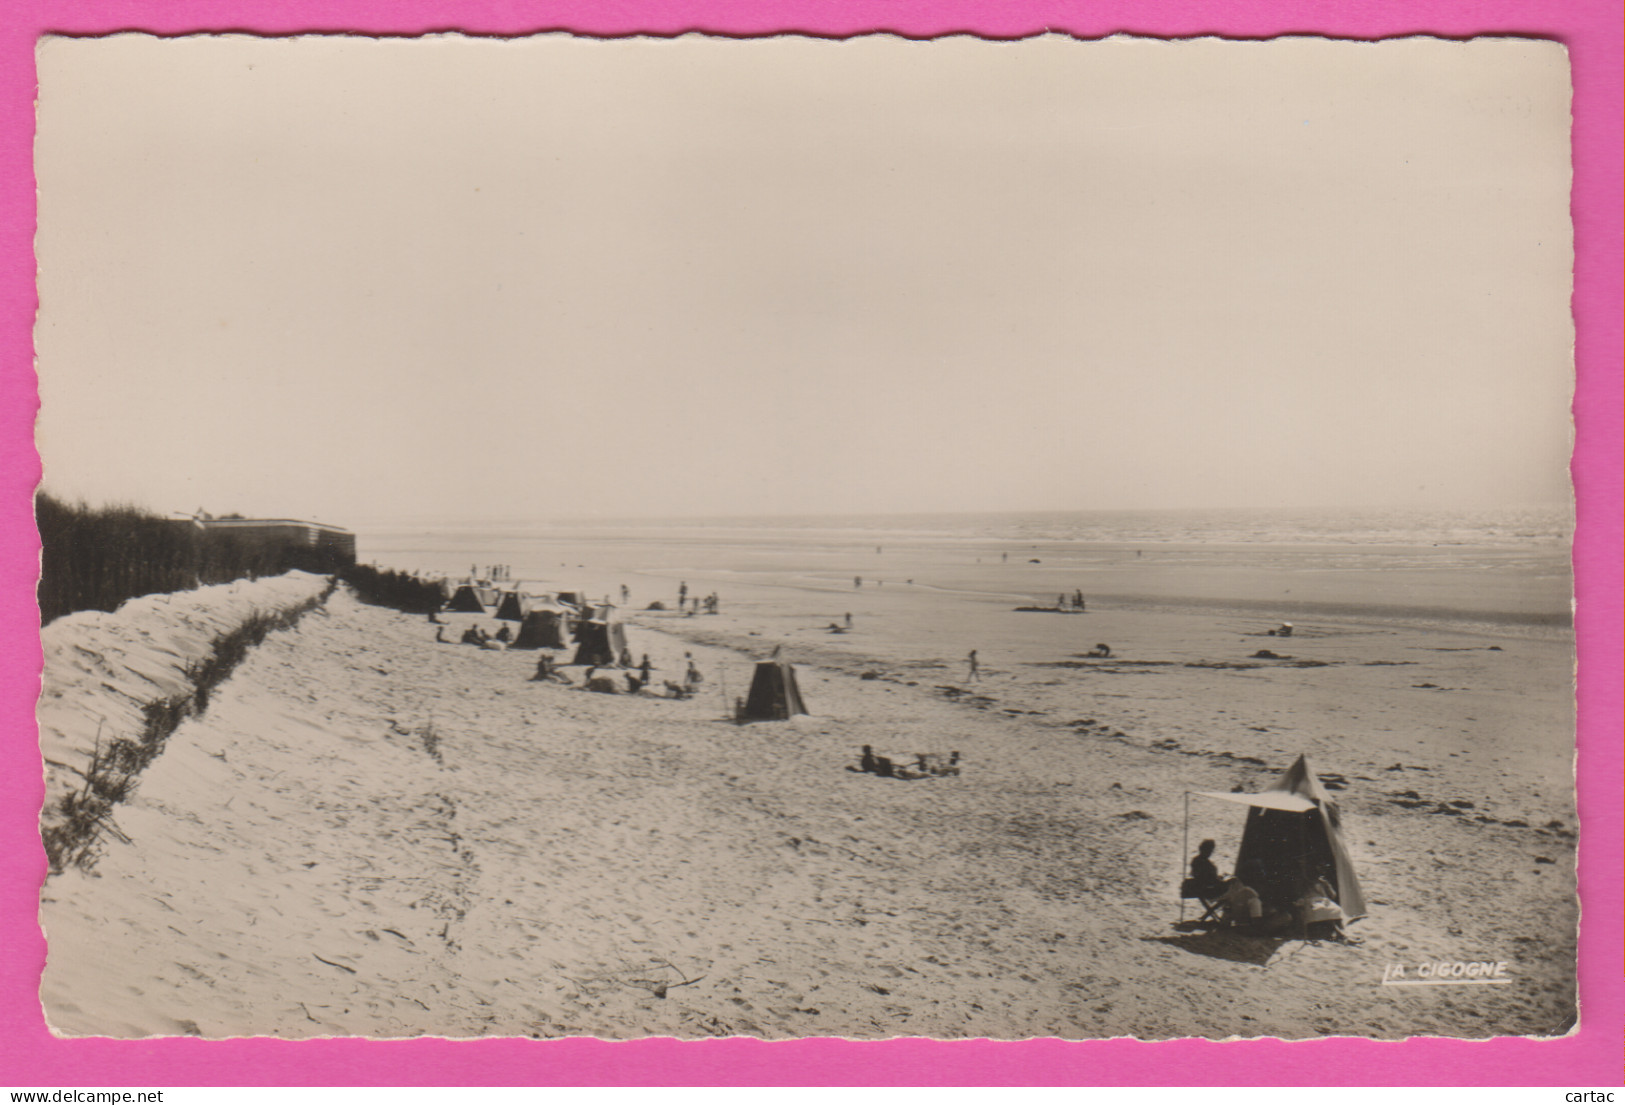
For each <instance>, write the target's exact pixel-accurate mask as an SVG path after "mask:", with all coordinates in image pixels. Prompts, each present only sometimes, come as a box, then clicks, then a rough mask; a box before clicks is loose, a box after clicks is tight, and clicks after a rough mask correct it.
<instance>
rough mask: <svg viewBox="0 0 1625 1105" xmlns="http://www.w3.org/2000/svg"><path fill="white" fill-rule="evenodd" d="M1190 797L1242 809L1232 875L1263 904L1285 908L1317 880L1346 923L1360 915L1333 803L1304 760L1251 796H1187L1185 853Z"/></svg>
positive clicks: (1361, 904)
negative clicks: (1333, 898) (1334, 897)
mask: <svg viewBox="0 0 1625 1105" xmlns="http://www.w3.org/2000/svg"><path fill="white" fill-rule="evenodd" d="M1193 795H1194V796H1195V797H1200V798H1214V799H1218V800H1219V801H1221V802H1233V803H1236V804H1238V805H1243V806H1246V807H1247V821H1246V824H1245V825H1244V826H1243V827H1242V831H1241V846H1240V847H1239V848H1237V849H1236V865H1235V873H1236V876H1237V877H1238V878H1240V879H1241V881H1242V882H1244V883H1246V884H1247V885H1248V886H1250V887H1252V888H1253V890H1255V891H1256V892H1257V893H1258V896H1259V897H1260V898H1262V899H1263V900H1264V903H1265V904H1266V905H1269V906H1274V907H1278V908H1279V907H1285V906H1288V905H1290V904H1291V903H1292V902H1294V901H1296V900H1297V899H1298V898H1299V897H1300V896H1301V895H1302V894H1303V893H1304V891H1305V889H1306V888H1307V887H1309V886H1311V885H1313V883H1314V881H1315V880H1316V879H1317V878H1323V879H1325V880H1326V881H1327V883H1329V884H1330V885H1331V888H1332V890H1333V891H1334V892H1335V893H1336V895H1337V904H1338V905H1339V906H1340V907H1341V908H1342V910H1343V916H1344V917H1345V918H1346V919H1347V920H1350V921H1352V920H1354V919H1355V918H1356V917H1364V916H1365V915H1366V907H1365V895H1364V894H1363V893H1362V892H1361V891H1360V880H1359V879H1358V878H1357V877H1355V874H1354V864H1353V863H1351V862H1350V861H1349V854H1348V849H1347V848H1346V847H1344V845H1343V836H1342V825H1341V821H1342V818H1341V815H1340V813H1339V811H1338V808H1337V802H1336V801H1335V800H1334V799H1333V798H1332V796H1331V795H1330V794H1328V793H1327V792H1326V788H1325V787H1323V786H1321V785H1320V780H1319V779H1317V778H1315V773H1314V772H1313V771H1311V770H1310V769H1309V761H1308V759H1307V758H1306V757H1304V756H1299V757H1298V759H1297V762H1295V763H1294V764H1293V765H1292V766H1291V767H1289V768H1287V769H1286V771H1285V772H1283V773H1282V775H1281V777H1280V778H1279V779H1277V780H1275V783H1274V784H1273V785H1272V786H1270V787H1269V788H1268V789H1267V790H1262V791H1259V792H1258V793H1257V794H1234V793H1227V792H1224V791H1187V792H1186V793H1185V820H1186V828H1185V832H1186V844H1187V848H1186V849H1185V850H1186V852H1187V853H1189V851H1190V849H1189V847H1188V845H1189V843H1190V841H1189V836H1190V824H1189V823H1190V800H1191V798H1192V797H1193Z"/></svg>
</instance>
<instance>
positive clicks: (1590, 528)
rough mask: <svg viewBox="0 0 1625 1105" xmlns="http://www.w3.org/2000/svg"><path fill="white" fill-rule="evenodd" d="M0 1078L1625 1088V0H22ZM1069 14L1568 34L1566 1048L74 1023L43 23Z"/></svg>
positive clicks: (1028, 20)
mask: <svg viewBox="0 0 1625 1105" xmlns="http://www.w3.org/2000/svg"><path fill="white" fill-rule="evenodd" d="M0 12H3V18H0V235H3V247H0V340H3V342H4V350H5V358H4V362H3V363H4V369H3V370H0V421H3V428H0V488H3V497H0V599H3V601H0V712H3V714H0V717H3V724H0V733H4V734H5V735H6V736H5V739H4V741H3V742H0V810H4V817H3V819H0V948H4V949H5V951H4V954H3V955H0V1085H5V1086H15V1087H19V1088H31V1087H37V1088H44V1087H46V1086H52V1087H70V1086H71V1087H94V1086H186V1085H195V1086H207V1085H219V1086H230V1085H967V1086H968V1085H1136V1084H1158V1085H1215V1084H1234V1085H1339V1084H1347V1085H1551V1086H1557V1085H1566V1086H1574V1087H1580V1088H1585V1087H1591V1086H1604V1085H1618V1084H1619V1081H1620V1078H1621V1050H1620V1039H1621V1030H1622V1027H1625V1019H1622V1003H1621V991H1622V986H1621V979H1622V973H1625V972H1622V961H1621V954H1620V953H1621V931H1622V929H1621V911H1620V902H1621V872H1620V865H1619V862H1618V852H1617V848H1618V845H1619V841H1620V840H1621V834H1622V825H1621V816H1620V814H1621V789H1620V788H1621V778H1622V773H1621V756H1620V752H1621V747H1620V739H1619V734H1620V731H1621V718H1622V711H1621V700H1620V686H1621V674H1620V673H1621V670H1622V658H1621V635H1622V633H1621V617H1620V614H1621V595H1620V591H1621V580H1620V570H1619V566H1620V563H1621V534H1620V528H1621V527H1620V520H1621V513H1622V511H1621V502H1622V500H1621V491H1620V473H1621V467H1622V465H1621V418H1620V411H1621V407H1622V398H1625V397H1622V392H1621V371H1620V366H1621V363H1622V348H1621V335H1620V322H1621V311H1620V304H1621V299H1622V289H1621V249H1620V244H1621V219H1620V214H1621V204H1620V196H1621V193H1622V186H1621V171H1620V169H1621V130H1620V119H1621V105H1622V100H1621V89H1620V70H1621V36H1622V20H1621V9H1620V4H1619V0H1407V2H1406V3H1405V4H1403V5H1396V4H1392V3H1385V2H1380V0H1341V2H1336V3H1330V2H1328V0H1274V2H1265V0H1251V2H1248V0H1158V2H1156V3H1140V4H1135V3H1133V2H1132V0H1098V2H1096V3H1092V4H1089V5H1087V6H1085V5H1081V4H1076V3H1066V2H1065V0H1052V2H1041V0H999V2H998V3H996V4H995V3H991V2H987V0H984V2H980V3H978V2H975V0H952V2H933V3H929V4H928V3H925V2H923V0H870V2H861V0H816V2H815V0H757V2H754V3H749V4H748V5H747V4H746V3H742V2H737V0H692V2H688V3H683V2H676V0H649V2H645V3H641V4H639V5H637V6H636V9H635V10H634V7H633V6H632V5H626V4H593V3H588V2H585V0H577V2H570V0H561V2H553V3H536V2H533V3H525V4H520V3H513V2H511V0H475V2H449V0H446V2H437V0H34V2H10V0H0ZM1046 28H1051V29H1055V30H1060V31H1067V32H1070V33H1072V34H1076V35H1078V36H1080V37H1099V36H1102V35H1105V34H1109V33H1113V32H1118V31H1122V32H1130V33H1137V34H1150V35H1164V36H1189V35H1201V34H1219V35H1226V36H1234V37H1269V36H1274V35H1279V34H1285V33H1320V34H1329V35H1336V36H1343V37H1356V38H1377V37H1387V36H1394V35H1406V34H1417V33H1433V34H1440V35H1446V36H1451V37H1466V36H1470V35H1474V34H1482V33H1521V34H1538V35H1542V36H1545V37H1550V38H1554V39H1557V40H1559V41H1562V42H1564V43H1565V44H1567V46H1568V48H1569V51H1570V56H1571V58H1572V62H1573V71H1574V85H1575V111H1574V115H1575V127H1574V149H1575V155H1574V158H1575V160H1574V165H1575V191H1574V212H1575V227H1576V237H1577V261H1576V266H1577V268H1576V278H1577V290H1576V294H1575V311H1576V315H1577V320H1578V333H1579V339H1578V344H1577V354H1576V355H1577V360H1578V368H1579V389H1580V390H1579V398H1578V400H1577V401H1576V405H1575V423H1576V434H1577V447H1576V452H1575V458H1574V476H1575V482H1576V485H1577V487H1578V489H1579V496H1580V504H1579V535H1578V539H1577V545H1576V550H1575V569H1576V577H1577V586H1578V589H1579V595H1580V603H1579V613H1578V637H1579V648H1580V658H1581V660H1580V676H1579V677H1580V694H1579V701H1580V734H1581V740H1580V772H1579V775H1580V789H1579V797H1580V813H1581V820H1582V825H1583V830H1584V831H1583V833H1582V837H1581V848H1580V872H1581V885H1582V894H1583V901H1584V910H1585V918H1584V925H1583V927H1582V932H1581V940H1580V951H1581V958H1582V972H1581V989H1580V993H1581V1000H1582V1006H1583V1010H1584V1012H1583V1028H1582V1030H1581V1031H1580V1032H1579V1033H1577V1034H1576V1035H1574V1036H1571V1037H1568V1038H1565V1039H1562V1040H1556V1041H1546V1042H1530V1041H1524V1040H1497V1041H1490V1042H1479V1043H1461V1042H1453V1041H1440V1040H1415V1041H1406V1042H1403V1043H1371V1042H1367V1041H1358V1040H1326V1041H1309V1042H1301V1043H1296V1044H1284V1043H1281V1042H1278V1041H1264V1042H1257V1043H1244V1044H1212V1043H1206V1042H1200V1041H1179V1042H1172V1043H1161V1044H1145V1043H1139V1042H1135V1041H1101V1042H1087V1043H1062V1042H1059V1041H1054V1040H1039V1041H1032V1042H1024V1043H989V1042H987V1041H972V1042H961V1043H934V1042H930V1041H921V1040H907V1041H895V1042H889V1043H848V1042H844V1041H839V1040H804V1041H797V1042H789V1043H775V1044H764V1043H759V1042H755V1041H747V1040H725V1041H709V1042H698V1043H678V1042H675V1041H671V1040H648V1041H637V1042H628V1043H615V1044H606V1043H598V1042H594V1041H576V1040H565V1041H551V1042H545V1043H543V1042H531V1041H524V1040H490V1041H468V1042H455V1043H448V1042H439V1041H420V1042H367V1041H354V1040H339V1041H308V1042H301V1043H289V1042H281V1041H270V1040H250V1041H241V1042H236V1041H234V1042H217V1043H211V1042H205V1041H199V1040H163V1041H152V1042H130V1043H126V1042H113V1041H99V1040H97V1041H66V1040H58V1039H55V1038H53V1037H52V1036H51V1035H50V1034H49V1033H48V1032H47V1031H46V1029H45V1027H44V1022H43V1018H42V1017H41V1014H40V1011H39V1004H38V1000H37V996H36V994H37V985H38V978H39V971H40V968H41V966H42V963H43V957H44V954H45V947H44V941H43V939H42V937H41V934H40V932H39V929H38V927H37V925H36V924H35V920H34V918H35V912H36V893H37V887H38V885H39V879H40V876H41V873H42V872H43V870H44V859H43V855H42V853H41V850H40V846H39V840H38V837H37V835H36V834H35V829H34V825H35V821H34V816H35V815H34V811H36V810H37V809H38V808H39V802H40V798H41V784H40V781H39V770H40V769H39V759H38V754H37V746H36V745H35V742H34V736H33V734H34V721H33V705H34V698H35V696H36V694H37V691H38V682H37V678H38V677H37V672H38V669H39V643H38V635H37V632H36V622H35V612H34V606H33V601H32V588H33V582H34V577H35V571H36V563H37V561H36V550H37V542H36V540H35V537H34V533H33V528H32V525H31V516H30V510H29V496H30V493H31V491H32V488H33V485H34V482H35V480H36V478H37V475H38V471H39V468H38V459H37V457H36V455H35V453H34V451H33V437H32V429H33V413H34V411H35V409H36V407H37V397H36V393H35V389H34V382H33V379H32V376H31V373H30V372H29V371H28V368H29V365H30V363H31V360H32V344H31V341H32V325H33V312H34V305H35V302H36V301H35V296H34V269H33V256H32V250H31V244H32V235H33V226H34V211H35V209H34V185H33V175H32V164H31V153H32V143H33V113H32V106H33V100H34V92H35V76H34V62H33V44H34V41H35V40H36V38H37V37H38V36H39V35H40V34H43V33H46V32H66V33H71V34H103V33H107V32H111V31H117V30H145V31H152V32H157V33H160V34H180V33H184V32H189V31H198V30H214V31H221V30H242V31H253V32H258V33H263V34H287V33H293V32H301V31H353V32H358V33H365V34H392V35H415V34H421V33H425V32H432V31H438V30H452V29H460V30H464V31H467V32H470V33H477V34H492V35H504V34H520V33H525V32H534V31H538V30H560V29H568V30H574V31H578V32H582V33H587V34H599V35H625V34H632V33H650V34H674V33H679V32H682V31H687V30H708V31H715V32H720V33H728V34H736V35H753V34H763V33H769V32H776V31H802V32H807V33H812V34H818V35H825V36H840V35H846V34H853V33H858V32H862V31H870V30H885V31H894V32H898V33H901V34H905V35H908V36H910V37H919V38H923V37H930V36H933V35H942V34H949V33H956V32H975V33H980V34H985V35H991V36H997V37H1019V36H1024V35H1029V34H1033V33H1037V32H1040V31H1042V30H1044V29H1046Z"/></svg>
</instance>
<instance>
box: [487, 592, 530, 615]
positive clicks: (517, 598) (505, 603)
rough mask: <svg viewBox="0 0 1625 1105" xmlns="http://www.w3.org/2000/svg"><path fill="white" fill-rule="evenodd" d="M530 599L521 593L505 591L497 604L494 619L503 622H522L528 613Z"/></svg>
mask: <svg viewBox="0 0 1625 1105" xmlns="http://www.w3.org/2000/svg"><path fill="white" fill-rule="evenodd" d="M530 606H531V599H530V596H529V595H527V594H525V592H523V591H507V592H504V593H503V596H502V601H501V602H500V603H498V604H497V612H496V615H495V616H496V618H497V619H498V620H499V621H505V622H523V621H524V620H525V615H526V614H528V613H530Z"/></svg>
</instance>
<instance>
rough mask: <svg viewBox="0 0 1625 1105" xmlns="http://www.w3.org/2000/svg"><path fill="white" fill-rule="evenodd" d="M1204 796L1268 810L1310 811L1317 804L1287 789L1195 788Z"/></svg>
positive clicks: (1196, 792)
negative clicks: (1244, 791)
mask: <svg viewBox="0 0 1625 1105" xmlns="http://www.w3.org/2000/svg"><path fill="white" fill-rule="evenodd" d="M1191 793H1192V794H1196V795H1200V796H1201V797H1203V798H1217V799H1219V800H1220V801H1221V802H1239V803H1240V804H1241V805H1243V806H1259V807H1262V808H1263V809H1266V810H1286V811H1287V812H1288V813H1308V812H1309V811H1310V810H1312V809H1314V808H1315V804H1314V803H1313V802H1311V801H1309V799H1307V798H1303V797H1300V796H1298V795H1296V794H1293V793H1292V792H1291V791H1286V790H1266V791H1261V792H1259V793H1258V794H1232V793H1230V792H1228V791H1222V790H1193V791H1191Z"/></svg>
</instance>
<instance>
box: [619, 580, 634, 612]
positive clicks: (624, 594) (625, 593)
mask: <svg viewBox="0 0 1625 1105" xmlns="http://www.w3.org/2000/svg"><path fill="white" fill-rule="evenodd" d="M631 604H632V592H631V591H629V590H628V589H627V586H626V584H624V583H623V584H621V605H622V606H630V605H631Z"/></svg>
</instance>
